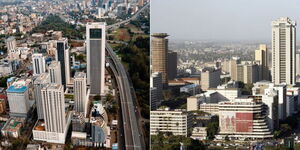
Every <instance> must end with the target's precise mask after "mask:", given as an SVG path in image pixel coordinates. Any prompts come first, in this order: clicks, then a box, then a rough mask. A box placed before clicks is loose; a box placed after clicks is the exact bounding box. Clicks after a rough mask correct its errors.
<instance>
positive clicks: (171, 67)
mask: <svg viewBox="0 0 300 150" xmlns="http://www.w3.org/2000/svg"><path fill="white" fill-rule="evenodd" d="M167 66H168V73H167V74H168V80H174V79H175V78H176V76H177V53H176V52H168V65H167Z"/></svg>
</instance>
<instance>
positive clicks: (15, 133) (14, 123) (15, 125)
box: [1, 118, 24, 138]
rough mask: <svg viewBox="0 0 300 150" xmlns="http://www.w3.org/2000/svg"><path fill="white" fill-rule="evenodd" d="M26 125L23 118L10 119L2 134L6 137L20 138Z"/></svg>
mask: <svg viewBox="0 0 300 150" xmlns="http://www.w3.org/2000/svg"><path fill="white" fill-rule="evenodd" d="M23 124H24V119H22V118H9V119H8V120H7V121H6V123H5V124H4V126H3V128H2V129H1V133H2V135H3V136H6V137H13V138H18V137H19V136H20V135H21V128H22V126H23Z"/></svg>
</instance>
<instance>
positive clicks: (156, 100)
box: [150, 72, 163, 110]
mask: <svg viewBox="0 0 300 150" xmlns="http://www.w3.org/2000/svg"><path fill="white" fill-rule="evenodd" d="M150 89H151V90H150V94H151V97H150V99H151V110H156V109H157V108H158V106H159V105H160V103H161V101H162V100H163V94H162V89H163V85H162V77H161V73H160V72H154V73H152V74H151V77H150Z"/></svg>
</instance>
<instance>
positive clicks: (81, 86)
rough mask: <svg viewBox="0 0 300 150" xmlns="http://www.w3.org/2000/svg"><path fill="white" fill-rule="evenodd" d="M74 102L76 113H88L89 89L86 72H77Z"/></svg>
mask: <svg viewBox="0 0 300 150" xmlns="http://www.w3.org/2000/svg"><path fill="white" fill-rule="evenodd" d="M73 90H74V101H75V110H76V112H86V104H87V88H86V75H85V73H84V72H76V73H75V76H74V89H73Z"/></svg>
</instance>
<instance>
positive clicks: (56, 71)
mask: <svg viewBox="0 0 300 150" xmlns="http://www.w3.org/2000/svg"><path fill="white" fill-rule="evenodd" d="M60 67H61V65H60V62H59V61H52V62H51V64H50V65H49V68H48V69H49V74H50V82H51V83H56V84H62V81H61V80H62V79H61V69H60Z"/></svg>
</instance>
